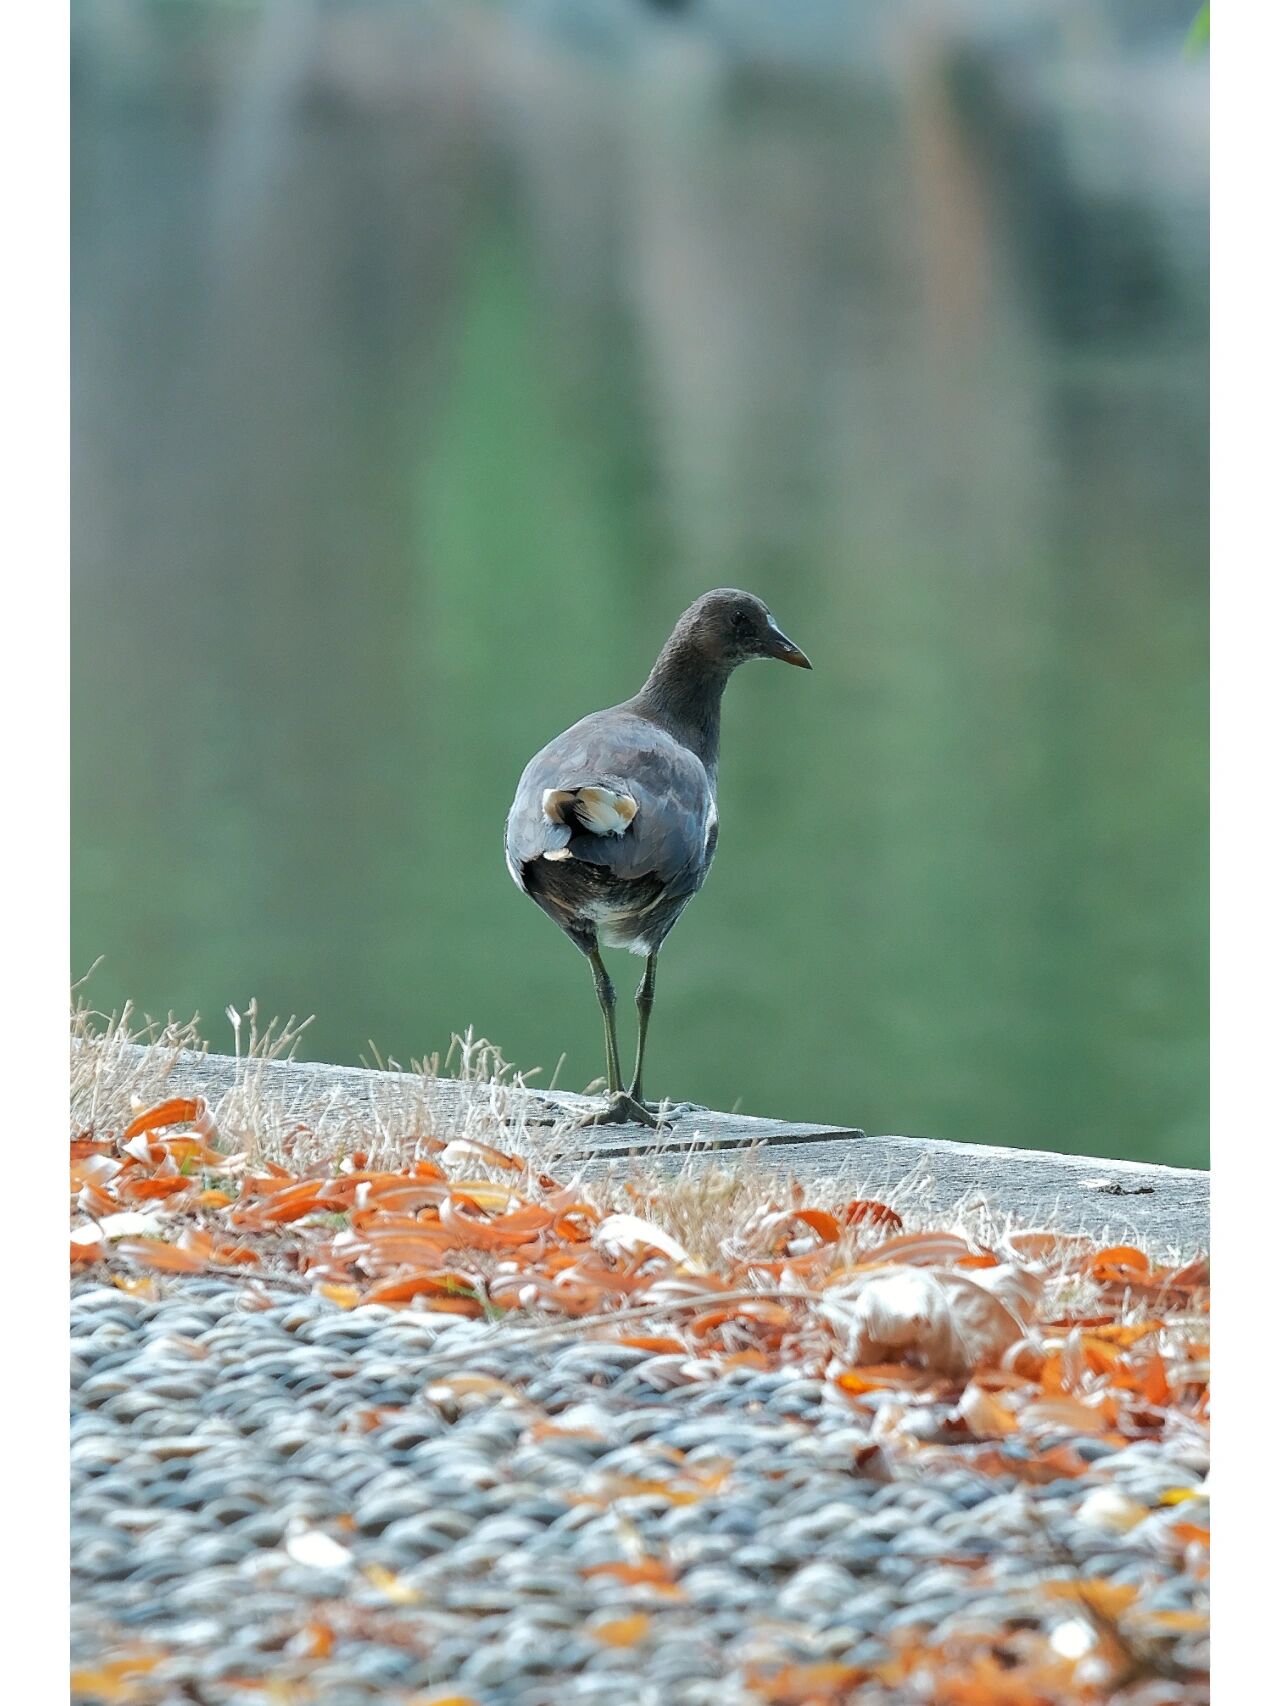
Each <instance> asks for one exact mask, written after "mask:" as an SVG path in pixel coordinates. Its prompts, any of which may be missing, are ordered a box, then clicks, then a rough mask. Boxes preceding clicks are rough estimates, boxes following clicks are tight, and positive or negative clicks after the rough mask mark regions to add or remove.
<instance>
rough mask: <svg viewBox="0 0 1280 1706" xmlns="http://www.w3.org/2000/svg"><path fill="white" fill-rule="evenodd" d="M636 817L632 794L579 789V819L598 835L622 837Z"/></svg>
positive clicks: (610, 790)
mask: <svg viewBox="0 0 1280 1706" xmlns="http://www.w3.org/2000/svg"><path fill="white" fill-rule="evenodd" d="M635 815H636V803H635V801H634V800H633V799H632V798H631V795H630V794H620V793H616V792H615V791H614V790H613V789H612V788H579V789H578V817H579V818H580V819H581V820H582V821H583V822H584V823H585V824H586V826H587V828H588V829H590V830H591V831H592V832H593V833H594V834H596V835H621V834H622V833H623V831H624V830H625V829H626V827H627V825H628V824H629V823H630V822H631V820H632V818H633V817H634V816H635Z"/></svg>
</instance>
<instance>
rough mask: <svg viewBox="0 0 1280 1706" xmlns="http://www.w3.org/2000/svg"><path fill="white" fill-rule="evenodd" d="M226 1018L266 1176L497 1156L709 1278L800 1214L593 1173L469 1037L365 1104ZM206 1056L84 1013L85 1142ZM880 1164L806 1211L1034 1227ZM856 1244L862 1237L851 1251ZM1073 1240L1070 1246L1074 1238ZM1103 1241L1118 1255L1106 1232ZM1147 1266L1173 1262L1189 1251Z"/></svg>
mask: <svg viewBox="0 0 1280 1706" xmlns="http://www.w3.org/2000/svg"><path fill="white" fill-rule="evenodd" d="M228 1019H229V1021H230V1024H231V1028H232V1033H233V1036H234V1048H235V1056H234V1058H235V1061H236V1066H235V1070H234V1074H233V1077H232V1080H231V1082H230V1083H229V1084H226V1085H225V1087H224V1088H222V1089H221V1090H220V1092H219V1093H218V1094H217V1096H216V1099H213V1100H212V1102H211V1108H210V1112H211V1113H212V1116H213V1120H214V1124H215V1126H216V1129H217V1132H218V1134H219V1141H220V1144H221V1145H222V1147H224V1148H226V1149H227V1150H228V1151H235V1152H237V1153H239V1154H242V1155H244V1156H246V1157H247V1158H248V1159H249V1160H250V1161H251V1162H253V1163H255V1164H256V1163H260V1162H262V1161H276V1162H282V1163H285V1164H287V1165H288V1166H289V1167H290V1169H291V1170H293V1171H295V1172H304V1171H307V1170H308V1169H310V1168H313V1167H318V1166H320V1165H324V1164H328V1163H330V1162H332V1161H333V1160H334V1158H335V1157H342V1156H345V1155H349V1154H351V1153H352V1152H354V1151H357V1150H361V1151H363V1152H364V1153H365V1155H366V1156H367V1157H368V1163H367V1164H368V1165H369V1166H371V1167H385V1168H389V1169H394V1168H399V1167H402V1166H404V1165H406V1164H407V1163H408V1162H410V1161H412V1160H414V1159H415V1158H417V1157H418V1156H419V1155H422V1154H425V1153H426V1148H425V1147H424V1140H426V1139H428V1138H430V1139H433V1140H437V1141H438V1140H440V1139H444V1140H446V1141H453V1142H461V1143H473V1144H477V1145H488V1146H492V1148H494V1149H496V1150H499V1151H501V1152H502V1153H503V1154H505V1155H517V1156H519V1157H521V1158H522V1159H523V1160H524V1161H525V1162H526V1163H527V1170H528V1175H529V1178H530V1181H531V1182H532V1181H533V1180H535V1179H536V1178H537V1176H538V1175H540V1174H542V1173H548V1172H550V1173H554V1175H555V1177H556V1179H557V1181H558V1182H559V1183H560V1184H573V1185H575V1186H577V1187H578V1188H579V1190H580V1192H581V1194H582V1195H583V1197H585V1198H586V1199H587V1200H590V1201H592V1202H593V1203H595V1204H596V1205H597V1206H598V1207H600V1208H601V1209H602V1210H604V1211H606V1212H608V1211H609V1210H611V1209H614V1208H616V1207H617V1206H618V1205H619V1204H620V1203H629V1204H631V1205H633V1206H634V1209H635V1211H636V1212H637V1213H640V1214H643V1215H644V1216H645V1217H646V1218H647V1219H648V1220H650V1221H652V1222H653V1223H654V1224H656V1225H657V1226H660V1227H661V1228H662V1229H663V1230H664V1231H665V1232H668V1233H670V1234H671V1235H672V1237H674V1238H675V1239H677V1240H678V1242H679V1243H680V1244H681V1245H683V1246H684V1248H685V1249H686V1250H687V1251H688V1252H689V1254H690V1256H691V1257H692V1258H693V1259H694V1260H695V1261H696V1262H699V1263H702V1264H705V1265H706V1266H707V1267H715V1266H716V1265H718V1264H719V1263H720V1262H721V1261H722V1260H723V1258H724V1256H725V1254H726V1253H744V1252H748V1251H750V1250H751V1249H752V1248H753V1247H754V1245H755V1240H756V1234H757V1232H758V1230H759V1228H760V1226H761V1224H762V1222H764V1221H765V1220H766V1218H767V1217H768V1216H769V1215H770V1214H772V1213H775V1212H776V1210H777V1208H778V1207H779V1204H780V1203H786V1202H787V1201H789V1200H790V1198H791V1196H792V1193H793V1192H794V1194H795V1200H796V1201H797V1202H799V1201H800V1192H801V1188H800V1186H799V1185H797V1184H795V1183H794V1181H793V1180H792V1179H791V1178H789V1177H788V1176H787V1175H785V1174H780V1173H779V1172H778V1170H777V1169H776V1167H771V1166H768V1165H766V1164H765V1162H764V1160H763V1158H762V1155H761V1153H760V1151H758V1150H751V1149H748V1150H741V1151H716V1152H715V1153H714V1155H713V1156H712V1155H708V1154H707V1152H706V1151H705V1150H703V1151H702V1152H699V1150H698V1148H697V1147H696V1146H695V1147H693V1148H692V1149H688V1148H683V1147H682V1149H681V1150H680V1151H678V1152H676V1153H673V1154H672V1155H669V1156H666V1157H659V1156H653V1155H646V1156H644V1157H642V1158H632V1159H628V1160H625V1161H618V1162H613V1163H608V1164H606V1163H600V1162H594V1163H593V1162H590V1161H584V1160H583V1159H582V1158H580V1157H579V1156H575V1155H574V1154H573V1151H574V1150H575V1149H579V1148H580V1146H581V1136H580V1134H578V1135H577V1137H576V1138H575V1136H574V1135H573V1132H574V1122H575V1119H576V1118H577V1110H576V1109H575V1108H571V1109H570V1110H569V1111H564V1112H562V1113H561V1116H560V1117H558V1118H557V1117H552V1112H551V1110H554V1109H556V1108H557V1104H555V1103H551V1102H548V1101H547V1100H546V1099H545V1098H544V1097H543V1096H541V1095H540V1094H538V1093H537V1092H536V1091H535V1090H533V1088H532V1087H531V1085H530V1083H529V1079H530V1078H531V1077H533V1076H534V1074H527V1075H526V1074H521V1073H520V1072H518V1071H516V1070H515V1069H514V1068H513V1067H512V1066H511V1065H510V1064H509V1063H508V1062H507V1061H506V1060H504V1058H503V1056H502V1053H501V1051H500V1050H499V1049H498V1048H497V1047H495V1046H494V1045H493V1044H492V1043H490V1042H488V1041H487V1040H485V1039H483V1038H477V1037H475V1036H474V1034H473V1033H472V1032H470V1031H468V1032H466V1033H465V1034H464V1035H461V1036H456V1037H454V1039H453V1042H452V1045H451V1047H450V1049H449V1051H448V1053H447V1054H446V1055H445V1056H444V1057H443V1058H441V1057H440V1056H432V1057H431V1058H429V1059H427V1060H425V1061H415V1062H413V1063H412V1064H411V1067H410V1069H409V1070H408V1071H407V1072H406V1071H405V1070H404V1069H403V1068H401V1067H400V1066H399V1064H398V1063H397V1062H396V1061H394V1060H390V1059H384V1058H383V1057H382V1056H381V1055H379V1054H378V1052H377V1050H376V1049H372V1052H373V1055H374V1058H375V1061H376V1063H377V1069H376V1071H374V1072H372V1073H370V1075H369V1077H368V1078H367V1080H365V1090H366V1093H365V1095H364V1096H363V1097H357V1096H355V1095H353V1094H352V1092H351V1090H350V1089H349V1088H348V1087H347V1086H346V1085H345V1084H343V1083H341V1082H338V1081H337V1080H336V1079H332V1080H327V1079H326V1078H325V1077H324V1075H323V1073H322V1072H320V1071H307V1072H303V1071H297V1072H290V1071H288V1070H287V1063H288V1062H290V1061H292V1060H293V1058H294V1055H295V1051H296V1049H297V1046H298V1043H299V1041H300V1040H301V1038H302V1036H303V1034H304V1033H305V1030H306V1028H307V1025H308V1024H309V1023H310V1021H309V1020H303V1021H301V1022H299V1021H298V1020H296V1019H295V1018H293V1017H290V1018H289V1019H288V1020H286V1021H284V1022H280V1021H275V1020H273V1021H272V1022H271V1023H269V1024H265V1025H264V1024H263V1023H262V1022H261V1021H260V1019H259V1016H258V1011H257V1006H256V1003H253V1002H251V1003H250V1004H249V1006H248V1008H247V1010H246V1012H245V1013H244V1014H243V1015H242V1014H239V1013H237V1012H236V1011H235V1010H234V1009H228ZM371 1047H372V1045H371ZM207 1054H208V1044H207V1043H206V1042H205V1041H204V1040H203V1039H202V1038H201V1036H200V1030H199V1021H198V1017H197V1018H193V1019H191V1020H189V1021H181V1020H178V1019H176V1018H175V1017H174V1016H173V1015H172V1014H170V1015H169V1016H168V1017H167V1018H166V1019H164V1020H162V1021H157V1020H153V1019H150V1018H142V1019H139V1018H138V1016H137V1015H136V1013H135V1011H134V1009H133V1007H132V1005H130V1004H126V1006H125V1007H124V1008H123V1009H121V1010H120V1011H119V1012H116V1013H111V1014H103V1013H99V1012H96V1011H95V1010H93V1009H92V1008H91V1007H89V1006H88V1005H87V1004H86V1003H85V1002H83V1001H79V1002H77V1003H76V1005H75V1006H74V1007H73V1010H72V1015H71V1129H72V1133H73V1135H74V1134H76V1133H83V1132H86V1131H94V1132H96V1133H98V1134H109V1133H112V1132H118V1131H120V1130H121V1129H123V1127H124V1126H125V1125H127V1124H128V1122H129V1121H130V1120H131V1119H132V1118H133V1116H134V1115H135V1114H136V1113H137V1112H138V1110H139V1109H140V1108H142V1107H145V1106H149V1105H152V1104H154V1103H156V1102H158V1101H161V1100H163V1099H164V1098H165V1097H166V1096H170V1095H173V1094H176V1093H178V1092H179V1091H180V1090H181V1091H183V1092H185V1093H190V1087H191V1084H192V1078H193V1075H194V1074H196V1073H200V1070H201V1069H200V1063H201V1061H202V1060H203V1059H204V1057H205V1056H206V1055H207ZM282 1067H284V1068H286V1069H285V1070H282ZM206 1083H207V1074H201V1088H204V1087H205V1085H206ZM570 1100H571V1101H572V1099H570ZM873 1153H874V1152H873V1151H870V1150H864V1149H862V1148H861V1147H860V1146H856V1145H851V1146H850V1153H849V1159H848V1161H847V1162H846V1163H845V1165H844V1166H843V1167H841V1168H840V1169H839V1170H837V1171H835V1172H833V1173H832V1174H831V1175H829V1176H828V1177H826V1178H823V1179H816V1180H815V1179H813V1178H808V1179H806V1181H805V1184H804V1187H803V1201H804V1202H805V1204H806V1205H807V1206H809V1207H811V1208H835V1207H836V1206H837V1205H839V1204H842V1203H845V1202H848V1201H849V1200H850V1198H853V1197H861V1198H872V1199H874V1200H877V1201H880V1202H884V1203H887V1204H888V1205H889V1206H890V1207H891V1208H893V1209H894V1210H895V1211H896V1212H897V1213H898V1214H899V1215H900V1216H901V1218H902V1220H903V1223H904V1226H905V1228H906V1230H907V1231H915V1230H924V1229H928V1230H931V1231H943V1232H954V1233H956V1234H958V1235H960V1236H962V1237H965V1238H968V1239H969V1240H970V1241H971V1242H972V1243H974V1244H975V1245H979V1246H982V1247H985V1248H988V1249H992V1250H996V1251H999V1250H1001V1249H1004V1248H1007V1240H1008V1238H1009V1236H1010V1235H1011V1234H1012V1233H1014V1232H1016V1231H1020V1230H1026V1228H1025V1226H1020V1225H1019V1224H1018V1223H1017V1222H1016V1221H1015V1220H1014V1218H1013V1217H1012V1216H1010V1215H1007V1214H1001V1213H999V1212H997V1211H995V1210H994V1209H993V1208H992V1207H991V1205H990V1203H989V1202H988V1200H987V1199H986V1197H985V1195H984V1194H983V1193H982V1192H981V1191H980V1190H978V1189H977V1188H975V1189H974V1190H973V1191H971V1192H969V1193H967V1194H966V1195H965V1196H964V1197H962V1198H960V1199H959V1200H956V1199H955V1198H951V1199H949V1200H947V1199H942V1198H940V1195H939V1192H938V1189H937V1186H936V1183H935V1181H934V1180H933V1179H932V1178H931V1176H930V1174H929V1172H928V1167H927V1163H926V1162H922V1163H921V1164H919V1165H918V1166H917V1167H915V1168H914V1169H913V1170H912V1171H911V1172H910V1173H908V1174H906V1175H905V1176H902V1175H899V1176H897V1177H894V1176H892V1173H891V1171H890V1168H889V1166H888V1164H887V1163H885V1162H884V1161H883V1160H881V1161H880V1163H879V1165H876V1164H875V1163H874V1161H873V1162H872V1164H871V1165H870V1166H868V1165H867V1164H866V1163H867V1159H868V1158H869V1157H870V1156H871V1155H872V1154H873ZM466 1170H467V1172H468V1173H470V1174H471V1175H472V1176H476V1175H477V1174H478V1175H481V1176H491V1177H503V1178H507V1179H509V1177H510V1175H509V1173H503V1172H502V1170H501V1169H499V1168H497V1167H496V1166H495V1165H493V1164H491V1163H490V1162H489V1161H488V1160H487V1158H486V1157H485V1155H484V1153H483V1151H478V1152H477V1153H476V1154H475V1155H474V1156H472V1157H470V1158H469V1159H468V1163H467V1168H466ZM1040 1229H1041V1230H1051V1228H1044V1227H1041V1228H1040ZM856 1236H857V1235H856V1234H854V1233H851V1234H850V1240H851V1243H852V1241H853V1240H854V1239H855V1237H856ZM1061 1236H1062V1237H1063V1238H1064V1240H1065V1239H1066V1238H1067V1236H1068V1234H1067V1233H1066V1231H1065V1229H1064V1230H1063V1231H1062V1233H1061ZM1100 1241H1101V1242H1103V1243H1105V1242H1107V1239H1106V1237H1105V1234H1104V1235H1103V1236H1102V1237H1101V1239H1100ZM862 1243H863V1245H864V1246H865V1234H863V1235H862ZM1148 1254H1149V1255H1151V1256H1152V1257H1153V1258H1160V1259H1164V1260H1168V1259H1170V1258H1171V1257H1172V1258H1174V1259H1179V1258H1181V1257H1182V1256H1184V1255H1185V1254H1187V1252H1181V1251H1172V1250H1168V1249H1164V1250H1160V1251H1154V1250H1153V1251H1149V1252H1148ZM1048 1265H1049V1266H1051V1267H1055V1266H1057V1264H1056V1263H1053V1262H1050V1263H1049V1264H1048ZM1053 1301H1054V1302H1055V1303H1060V1304H1061V1305H1062V1306H1063V1307H1064V1308H1065V1307H1070V1306H1072V1305H1074V1304H1075V1303H1076V1302H1077V1301H1078V1300H1077V1299H1076V1298H1075V1297H1074V1296H1073V1295H1069V1294H1067V1293H1064V1294H1063V1295H1061V1296H1060V1297H1057V1298H1055V1299H1054V1300H1053Z"/></svg>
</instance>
